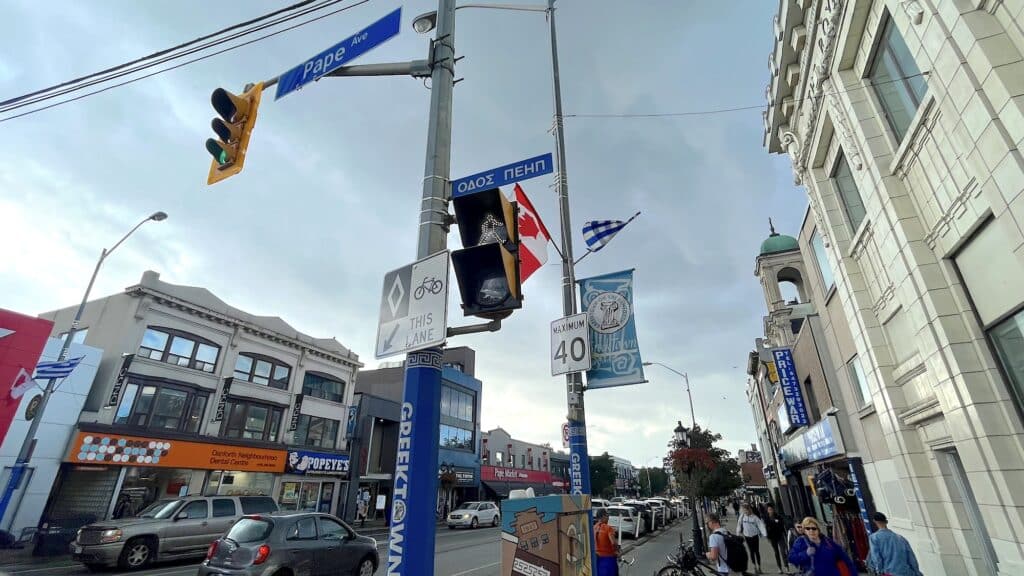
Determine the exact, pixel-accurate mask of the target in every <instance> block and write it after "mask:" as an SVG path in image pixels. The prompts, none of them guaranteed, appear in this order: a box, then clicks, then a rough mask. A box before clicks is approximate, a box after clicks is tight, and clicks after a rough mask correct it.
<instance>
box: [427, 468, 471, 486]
mask: <svg viewBox="0 0 1024 576" xmlns="http://www.w3.org/2000/svg"><path fill="white" fill-rule="evenodd" d="M445 472H451V473H452V474H454V475H455V485H456V486H473V485H475V484H476V473H475V472H474V471H473V469H472V468H465V467H463V466H444V465H442V466H441V468H440V469H439V470H438V471H437V475H438V477H440V476H441V475H442V474H444V473H445Z"/></svg>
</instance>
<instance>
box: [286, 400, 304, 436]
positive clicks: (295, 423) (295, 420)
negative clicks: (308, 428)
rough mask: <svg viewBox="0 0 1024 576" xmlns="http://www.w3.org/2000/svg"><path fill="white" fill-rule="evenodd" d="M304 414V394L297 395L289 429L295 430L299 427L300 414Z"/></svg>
mask: <svg viewBox="0 0 1024 576" xmlns="http://www.w3.org/2000/svg"><path fill="white" fill-rule="evenodd" d="M300 414H302V394H296V395H295V408H293V409H292V420H291V422H289V423H288V431H289V432H295V429H296V428H298V427H299V415H300Z"/></svg>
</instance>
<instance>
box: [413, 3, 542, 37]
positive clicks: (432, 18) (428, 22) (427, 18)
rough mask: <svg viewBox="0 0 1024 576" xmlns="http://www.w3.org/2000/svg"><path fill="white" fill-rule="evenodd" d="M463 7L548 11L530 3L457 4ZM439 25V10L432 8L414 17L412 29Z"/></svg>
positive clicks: (417, 30)
mask: <svg viewBox="0 0 1024 576" xmlns="http://www.w3.org/2000/svg"><path fill="white" fill-rule="evenodd" d="M463 8H489V9H491V10H514V11H518V12H547V11H548V8H547V7H545V6H531V5H529V4H462V5H459V6H456V7H455V9H456V10H462V9H463ZM435 26H437V11H436V10H432V11H430V12H426V13H424V14H420V15H419V16H417V17H415V18H413V20H412V29H413V30H415V31H416V32H417V33H418V34H426V33H427V32H430V31H431V30H433V29H434V27H435Z"/></svg>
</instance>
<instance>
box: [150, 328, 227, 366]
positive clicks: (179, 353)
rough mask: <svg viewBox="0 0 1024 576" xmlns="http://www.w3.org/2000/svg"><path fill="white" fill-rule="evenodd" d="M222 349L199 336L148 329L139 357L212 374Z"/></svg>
mask: <svg viewBox="0 0 1024 576" xmlns="http://www.w3.org/2000/svg"><path fill="white" fill-rule="evenodd" d="M219 354H220V347H219V346H217V345H216V344H214V343H213V342H210V341H209V340H206V339H203V338H200V337H198V336H195V335H192V334H188V333H186V332H180V331H177V330H170V329H167V328H146V333H145V334H143V335H142V345H141V346H139V356H143V357H145V358H151V359H153V360H159V361H160V362H167V363H168V364H176V365H178V366H184V367H186V368H194V369H196V370H202V371H203V372H210V373H212V372H213V371H214V369H215V367H216V365H217V356H218V355H219Z"/></svg>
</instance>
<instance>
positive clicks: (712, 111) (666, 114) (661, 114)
mask: <svg viewBox="0 0 1024 576" xmlns="http://www.w3.org/2000/svg"><path fill="white" fill-rule="evenodd" d="M927 75H928V72H919V73H917V74H911V75H909V76H901V77H899V78H893V79H891V80H885V81H883V82H872V83H871V84H870V85H869V86H884V85H886V84H892V83H893V82H902V81H904V80H909V79H911V78H916V77H918V76H927ZM866 88H868V86H854V87H853V88H850V89H849V90H836V91H835V92H828V93H824V92H823V93H821V94H819V96H835V95H838V94H848V93H850V92H853V91H854V90H864V89H866ZM814 97H815V95H814V94H811V95H808V96H803V97H801V98H799V99H798V100H794V101H793V104H794V105H800V104H803V102H804V101H805V100H808V99H810V98H814ZM767 106H768V105H767V104H756V105H752V106H737V107H735V108H713V109H710V110H689V111H685V112H650V113H644V114H639V113H638V114H565V116H564V117H565V118H678V117H682V116H711V115H714V114H725V113H727V112H740V111H743V110H763V109H765V108H766V107H767Z"/></svg>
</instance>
